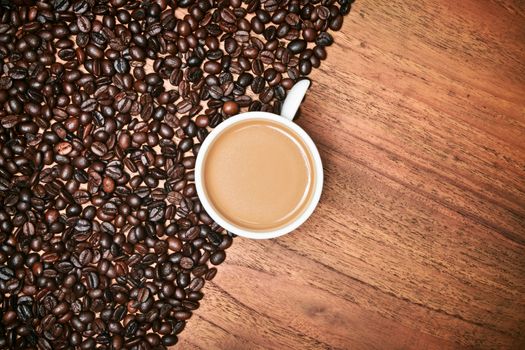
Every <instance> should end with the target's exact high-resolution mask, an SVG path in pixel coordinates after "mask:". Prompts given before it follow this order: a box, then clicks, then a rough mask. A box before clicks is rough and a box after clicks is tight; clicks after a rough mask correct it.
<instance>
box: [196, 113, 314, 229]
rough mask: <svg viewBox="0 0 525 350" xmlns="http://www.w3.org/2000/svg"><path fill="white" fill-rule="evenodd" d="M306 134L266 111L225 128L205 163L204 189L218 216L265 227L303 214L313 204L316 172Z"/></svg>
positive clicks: (243, 226) (250, 226) (284, 223)
mask: <svg viewBox="0 0 525 350" xmlns="http://www.w3.org/2000/svg"><path fill="white" fill-rule="evenodd" d="M279 118H281V117H279ZM304 137H305V136H303V137H301V136H299V135H298V134H297V133H296V132H295V131H294V130H292V128H291V127H288V126H287V125H286V124H285V123H284V122H277V121H274V120H271V119H269V118H264V117H261V118H249V119H245V120H240V121H238V122H235V123H233V124H232V125H229V126H228V127H226V128H225V129H224V130H221V132H219V133H218V135H216V137H215V138H214V139H213V140H212V141H211V143H210V144H209V145H208V148H207V152H205V154H204V158H203V160H202V164H201V184H202V190H203V191H204V194H205V196H206V198H207V200H208V204H209V205H210V206H211V207H212V208H213V211H215V214H216V215H218V216H220V219H222V220H216V221H218V223H219V224H221V222H220V221H225V222H227V223H228V224H230V225H231V226H233V227H235V228H237V229H240V230H242V231H249V232H253V233H267V232H275V231H276V230H279V229H282V228H285V227H287V226H289V225H290V224H292V223H294V222H296V221H297V220H298V218H300V217H301V216H302V215H304V214H305V212H306V211H307V210H308V209H310V207H311V205H312V201H313V199H314V193H315V189H316V177H317V176H318V174H316V172H317V171H316V166H315V163H314V156H313V155H312V153H311V150H310V149H309V147H308V146H307V145H306V143H305V141H304ZM306 137H307V136H306ZM310 142H311V140H310ZM312 144H313V143H312ZM317 199H318V198H317ZM312 210H313V209H312ZM212 216H213V215H212ZM215 219H216V218H215ZM303 221H304V220H303ZM222 224H224V223H222ZM234 233H237V232H235V231H234Z"/></svg>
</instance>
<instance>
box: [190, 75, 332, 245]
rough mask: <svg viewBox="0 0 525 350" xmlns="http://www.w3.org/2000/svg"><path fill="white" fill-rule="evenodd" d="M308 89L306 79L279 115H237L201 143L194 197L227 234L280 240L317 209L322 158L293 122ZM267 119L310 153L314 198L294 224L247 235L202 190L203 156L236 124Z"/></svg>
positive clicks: (263, 113) (247, 231)
mask: <svg viewBox="0 0 525 350" xmlns="http://www.w3.org/2000/svg"><path fill="white" fill-rule="evenodd" d="M309 86H310V81H309V80H307V79H305V80H301V81H299V82H297V83H296V84H295V85H294V86H293V87H292V89H290V91H289V92H288V95H287V97H286V99H285V101H284V103H283V106H282V110H281V115H277V114H273V113H268V112H246V113H240V114H237V115H235V116H232V117H230V118H228V119H226V120H225V121H223V122H222V123H221V124H219V126H217V127H216V128H215V129H213V130H212V131H211V132H210V134H209V135H208V136H207V137H206V139H205V140H204V142H203V143H202V145H201V147H200V150H199V153H198V155H197V161H196V164H195V186H196V188H197V194H198V195H199V199H200V201H201V203H202V206H203V207H204V209H205V210H206V212H207V213H208V215H209V216H210V217H211V218H212V219H213V220H215V222H217V223H218V224H219V225H220V226H222V227H223V228H225V229H226V230H228V231H230V232H232V233H234V234H236V235H239V236H242V237H247V238H254V239H265V238H275V237H279V236H282V235H284V234H287V233H289V232H291V231H293V230H295V229H296V228H297V227H299V226H300V225H301V224H303V223H304V222H305V221H306V220H307V219H308V218H309V217H310V215H312V213H313V211H314V209H315V207H316V206H317V204H318V202H319V198H320V197H321V192H322V189H323V166H322V163H321V157H320V156H319V151H318V150H317V147H316V146H315V144H314V142H313V141H312V139H311V138H310V136H308V134H307V133H306V132H305V131H304V130H303V129H302V128H301V127H300V126H298V125H297V124H295V123H294V122H293V121H292V120H293V118H294V116H295V114H296V112H297V110H298V109H299V105H300V104H301V102H302V101H303V98H304V95H305V94H306V91H307V90H308V87H309ZM261 118H263V119H268V120H271V121H273V122H276V123H280V124H283V125H284V126H285V127H288V128H289V129H291V130H292V131H294V132H295V133H296V135H297V136H298V137H299V138H300V139H301V140H302V141H303V143H304V144H305V145H306V147H307V148H308V151H309V152H310V154H311V156H312V159H313V164H312V165H313V167H314V173H315V183H314V185H313V195H312V196H311V199H310V201H309V203H308V205H307V206H306V209H305V210H304V211H303V212H302V214H301V215H299V216H298V217H297V218H296V219H295V220H293V221H292V222H290V223H288V224H287V225H286V226H283V227H280V228H278V229H275V230H271V231H264V232H261V231H250V230H247V229H245V228H242V227H239V226H238V225H235V224H233V223H231V222H229V221H228V220H226V219H225V218H224V217H223V216H222V215H221V214H220V213H219V212H218V211H217V210H215V208H214V207H213V205H212V204H211V202H210V200H209V198H208V196H207V194H206V190H205V188H204V187H205V185H204V181H203V179H204V174H203V162H204V160H205V158H206V155H207V153H208V151H209V150H210V147H213V141H214V140H215V139H216V138H217V137H218V136H219V135H220V134H221V133H222V132H223V131H224V130H226V129H228V128H229V127H231V126H232V125H234V124H236V123H239V122H245V121H248V120H252V119H253V120H257V119H261Z"/></svg>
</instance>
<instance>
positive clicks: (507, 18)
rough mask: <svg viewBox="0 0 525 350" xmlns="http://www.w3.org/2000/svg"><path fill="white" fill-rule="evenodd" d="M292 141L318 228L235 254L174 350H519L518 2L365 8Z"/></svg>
mask: <svg viewBox="0 0 525 350" xmlns="http://www.w3.org/2000/svg"><path fill="white" fill-rule="evenodd" d="M334 37H335V40H336V44H335V45H333V46H332V47H330V50H329V55H328V59H327V60H326V61H325V62H324V63H323V64H322V67H321V69H319V70H317V71H315V72H313V73H312V74H311V78H312V80H313V82H314V84H313V86H312V88H311V91H310V92H309V94H308V97H307V100H306V101H305V103H304V105H303V110H302V112H303V113H302V117H301V118H300V119H299V124H300V125H301V126H303V127H304V128H305V129H306V130H307V131H308V132H309V133H310V135H312V137H313V139H314V140H315V141H316V142H317V144H318V145H319V149H320V152H321V156H322V158H323V160H324V167H325V171H326V175H325V176H326V183H325V188H324V194H323V197H322V199H321V203H320V205H319V207H318V209H317V210H316V212H315V213H314V215H313V217H312V218H311V219H310V220H309V221H308V222H307V223H306V224H305V225H304V226H302V227H301V228H300V229H298V230H297V231H296V232H294V233H293V234H290V235H288V236H286V237H282V238H279V239H275V240H267V241H254V240H247V239H241V238H239V239H236V240H235V243H234V245H233V247H232V248H230V249H229V250H228V259H227V260H226V262H225V263H224V264H223V265H221V267H220V268H219V274H218V276H217V278H216V279H215V280H214V281H213V282H211V283H208V284H207V285H206V287H205V292H206V296H205V298H204V300H203V302H202V307H201V308H200V309H199V310H198V311H197V312H196V313H195V315H194V317H193V318H192V319H191V321H190V322H189V324H188V327H187V329H186V330H185V331H184V332H183V333H182V334H181V337H180V338H181V339H180V344H179V345H180V348H181V349H206V350H207V349H228V350H238V349H299V350H301V349H449V348H451V349H452V348H454V349H455V348H479V349H491V348H494V349H524V348H525V1H523V0H515V1H512V0H493V1H489V0H456V1H452V0H441V1H430V0H417V1H415V0H358V1H357V3H356V4H354V7H353V10H352V12H351V14H350V15H349V16H348V17H347V18H346V19H345V24H344V26H343V29H342V31H341V32H339V33H336V34H335V35H334Z"/></svg>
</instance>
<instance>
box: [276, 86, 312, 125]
mask: <svg viewBox="0 0 525 350" xmlns="http://www.w3.org/2000/svg"><path fill="white" fill-rule="evenodd" d="M308 87H310V80H308V79H303V80H300V81H298V82H297V83H295V85H294V86H292V88H291V89H290V91H289V92H288V95H287V96H286V99H285V100H284V102H283V107H282V108H281V116H283V117H285V118H286V119H288V120H293V118H294V117H295V114H296V113H297V110H298V109H299V105H300V104H301V102H303V98H304V95H305V94H306V91H307V90H308Z"/></svg>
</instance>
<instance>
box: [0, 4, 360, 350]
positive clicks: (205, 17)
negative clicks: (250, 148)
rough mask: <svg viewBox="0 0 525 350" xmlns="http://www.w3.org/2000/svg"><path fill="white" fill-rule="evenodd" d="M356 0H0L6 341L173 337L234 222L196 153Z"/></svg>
mask: <svg viewBox="0 0 525 350" xmlns="http://www.w3.org/2000/svg"><path fill="white" fill-rule="evenodd" d="M352 2H353V0H178V1H176V0H155V1H153V0H144V1H134V0H130V1H126V0H50V1H34V0H18V1H13V0H11V1H9V0H0V57H1V58H2V60H0V103H1V105H2V108H1V109H0V319H1V322H0V349H4V348H9V349H26V348H28V349H35V348H37V349H41V350H47V349H86V350H87V349H95V348H98V349H123V348H125V349H164V348H166V347H168V346H170V345H174V344H176V343H177V340H178V338H177V334H179V333H180V332H181V331H182V330H183V329H184V326H185V324H186V320H188V319H189V318H190V317H191V315H192V311H193V310H196V309H197V308H198V307H199V302H200V300H201V299H202V297H203V293H202V288H203V285H204V283H205V281H207V280H211V279H213V278H214V276H215V275H216V273H217V269H216V268H215V267H213V266H214V265H218V264H220V263H222V262H223V261H224V259H225V258H226V254H225V249H227V248H228V247H229V246H230V245H231V244H232V235H231V234H229V233H228V232H225V231H224V230H223V229H221V228H220V227H219V226H218V225H217V224H216V223H214V222H213V220H212V219H211V218H210V217H209V216H208V215H207V214H206V213H205V212H204V211H203V209H202V205H201V203H200V202H199V199H198V198H197V196H196V190H195V185H194V183H193V180H194V166H195V157H196V155H197V153H198V152H199V147H200V143H201V142H202V141H203V140H204V139H205V137H206V135H207V134H208V132H209V130H210V128H213V127H215V126H217V125H218V124H219V123H220V122H221V121H222V120H224V119H225V118H228V117H229V116H232V115H235V114H237V113H238V112H240V111H246V110H252V111H258V110H262V111H273V112H278V111H279V110H280V108H281V103H282V101H283V99H284V98H285V96H286V91H287V90H288V89H290V87H291V86H292V85H293V84H294V82H295V81H297V80H298V79H301V78H302V77H304V76H306V75H308V74H309V73H310V72H311V70H312V68H316V67H319V64H320V62H321V61H322V60H324V59H325V58H326V47H327V46H330V45H331V44H332V42H333V39H332V36H331V35H330V34H329V31H330V30H338V29H340V28H341V25H342V22H343V16H344V15H345V14H347V13H348V12H349V11H350V7H351V3H352Z"/></svg>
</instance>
